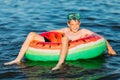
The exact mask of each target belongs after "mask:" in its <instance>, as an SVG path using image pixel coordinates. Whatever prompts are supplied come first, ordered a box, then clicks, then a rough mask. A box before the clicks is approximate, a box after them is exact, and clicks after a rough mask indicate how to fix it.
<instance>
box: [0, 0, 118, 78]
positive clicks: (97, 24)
mask: <svg viewBox="0 0 120 80" xmlns="http://www.w3.org/2000/svg"><path fill="white" fill-rule="evenodd" d="M74 12H76V13H80V14H81V28H87V29H90V30H92V31H94V32H96V33H98V34H100V35H103V36H105V37H106V38H107V40H108V41H109V42H110V44H111V45H112V47H113V48H114V50H115V51H116V52H117V54H118V55H117V56H108V55H106V54H107V52H106V54H105V55H104V56H103V57H99V58H96V59H91V60H78V61H72V62H71V61H70V62H67V64H68V65H67V68H66V70H64V71H60V72H59V73H55V74H53V73H52V74H50V73H48V72H49V70H50V69H51V67H53V66H54V65H55V64H56V63H57V62H32V61H27V60H24V62H23V63H21V64H20V65H11V66H3V63H4V62H8V61H11V60H13V59H15V58H16V56H17V54H18V52H19V50H20V47H21V45H22V43H23V41H24V40H25V38H26V36H27V34H28V33H29V32H31V31H32V32H37V33H40V32H44V31H49V30H53V29H59V28H63V27H66V26H67V24H66V21H67V18H66V16H67V14H68V13H74ZM119 46H120V0H93V1H92V0H56V1H54V0H46V1H45V0H0V55H1V56H0V80H96V79H97V80H120V47H119Z"/></svg>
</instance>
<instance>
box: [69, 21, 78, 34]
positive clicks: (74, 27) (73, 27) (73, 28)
mask: <svg viewBox="0 0 120 80" xmlns="http://www.w3.org/2000/svg"><path fill="white" fill-rule="evenodd" d="M68 26H69V28H70V30H71V31H72V32H74V33H75V32H77V31H78V30H79V27H80V22H79V21H78V20H71V21H70V22H69V23H68Z"/></svg>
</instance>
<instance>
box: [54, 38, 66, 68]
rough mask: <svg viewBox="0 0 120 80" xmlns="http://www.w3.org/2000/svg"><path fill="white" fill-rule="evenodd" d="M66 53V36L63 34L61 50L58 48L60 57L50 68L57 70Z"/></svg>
mask: <svg viewBox="0 0 120 80" xmlns="http://www.w3.org/2000/svg"><path fill="white" fill-rule="evenodd" d="M67 53H68V38H67V37H66V36H64V37H63V38H62V47H61V50H60V59H59V61H58V63H57V65H56V66H55V67H54V68H52V70H57V69H59V68H60V67H61V65H62V64H63V63H64V61H65V58H66V56H67Z"/></svg>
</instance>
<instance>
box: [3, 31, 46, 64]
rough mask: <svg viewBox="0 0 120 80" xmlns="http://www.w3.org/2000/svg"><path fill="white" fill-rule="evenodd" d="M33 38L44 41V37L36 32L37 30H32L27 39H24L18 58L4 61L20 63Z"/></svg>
mask: <svg viewBox="0 0 120 80" xmlns="http://www.w3.org/2000/svg"><path fill="white" fill-rule="evenodd" d="M32 40H39V41H42V42H44V38H43V37H42V36H40V35H38V34H36V33H35V32H30V33H29V34H28V36H27V38H26V40H25V41H24V43H23V45H22V47H21V49H20V52H19V54H18V56H17V58H16V59H15V60H13V61H10V62H7V63H4V65H11V64H19V63H20V62H21V60H22V58H23V56H24V54H25V52H26V50H27V49H28V47H29V44H30V42H31V41H32Z"/></svg>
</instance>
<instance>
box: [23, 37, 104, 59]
mask: <svg viewBox="0 0 120 80" xmlns="http://www.w3.org/2000/svg"><path fill="white" fill-rule="evenodd" d="M86 45H87V44H86ZM105 50H106V41H105V40H104V39H102V40H100V41H98V42H97V43H95V44H94V42H93V44H92V45H89V46H85V47H82V48H80V49H76V50H73V51H69V53H68V55H67V57H66V60H77V59H89V58H95V57H97V56H99V55H101V54H103V53H104V52H105ZM25 57H26V58H27V59H28V60H32V61H57V60H59V54H52V53H51V54H50V53H49V51H48V52H47V53H46V52H44V53H40V52H37V51H35V50H32V49H30V48H28V50H27V51H26V54H25Z"/></svg>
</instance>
